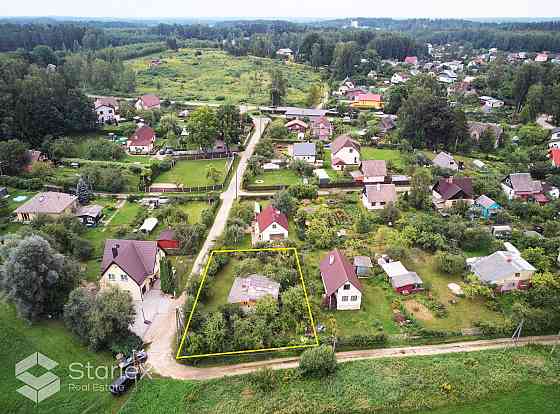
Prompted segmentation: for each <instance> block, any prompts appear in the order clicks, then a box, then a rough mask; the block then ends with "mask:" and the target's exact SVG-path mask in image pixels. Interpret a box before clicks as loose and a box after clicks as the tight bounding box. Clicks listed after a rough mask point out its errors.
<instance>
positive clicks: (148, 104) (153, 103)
mask: <svg viewBox="0 0 560 414" xmlns="http://www.w3.org/2000/svg"><path fill="white" fill-rule="evenodd" d="M134 107H135V108H136V110H137V111H149V110H151V109H160V108H161V101H160V99H159V97H157V96H155V95H150V94H148V95H142V96H141V97H140V98H138V100H137V101H136V103H135V104H134Z"/></svg>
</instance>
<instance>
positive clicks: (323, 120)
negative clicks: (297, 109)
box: [309, 116, 334, 141]
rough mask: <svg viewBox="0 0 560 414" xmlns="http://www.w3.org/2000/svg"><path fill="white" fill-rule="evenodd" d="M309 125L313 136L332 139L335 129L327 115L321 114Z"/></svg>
mask: <svg viewBox="0 0 560 414" xmlns="http://www.w3.org/2000/svg"><path fill="white" fill-rule="evenodd" d="M309 127H310V131H311V136H312V137H313V138H316V139H320V140H321V141H328V140H330V139H331V137H332V134H333V131H334V128H333V126H332V124H331V121H329V119H328V118H327V117H326V116H319V117H316V118H313V119H311V121H310V122H309Z"/></svg>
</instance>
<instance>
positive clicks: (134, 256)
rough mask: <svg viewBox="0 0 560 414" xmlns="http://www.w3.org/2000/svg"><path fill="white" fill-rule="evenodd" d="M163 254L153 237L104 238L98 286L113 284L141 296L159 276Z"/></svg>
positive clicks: (135, 296) (135, 298)
mask: <svg viewBox="0 0 560 414" xmlns="http://www.w3.org/2000/svg"><path fill="white" fill-rule="evenodd" d="M164 257H165V252H164V251H163V249H161V248H160V247H159V246H158V243H157V242H156V241H144V240H115V239H109V240H106V241H105V250H104V252H103V261H102V263H101V279H100V281H99V285H100V287H101V289H105V288H108V287H109V286H117V287H119V288H120V289H122V290H126V291H127V292H129V293H130V295H131V296H132V299H133V300H142V299H143V297H144V295H145V294H146V293H148V292H149V291H150V289H152V288H153V286H154V284H155V282H156V281H157V279H159V275H160V261H161V259H163V258H164Z"/></svg>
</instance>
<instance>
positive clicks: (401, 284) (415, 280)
mask: <svg viewBox="0 0 560 414" xmlns="http://www.w3.org/2000/svg"><path fill="white" fill-rule="evenodd" d="M390 282H391V286H393V289H395V291H396V292H398V293H400V294H401V295H408V294H410V293H414V292H420V291H422V290H424V287H423V283H424V282H423V281H422V279H420V277H419V276H418V274H416V272H407V273H404V274H400V275H396V276H393V277H391V278H390Z"/></svg>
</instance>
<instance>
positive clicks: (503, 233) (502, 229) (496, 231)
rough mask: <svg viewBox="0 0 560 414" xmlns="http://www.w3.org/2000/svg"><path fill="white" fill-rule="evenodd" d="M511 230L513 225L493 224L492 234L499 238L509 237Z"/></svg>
mask: <svg viewBox="0 0 560 414" xmlns="http://www.w3.org/2000/svg"><path fill="white" fill-rule="evenodd" d="M511 231H512V229H511V226H492V235H493V236H494V237H495V238H497V239H505V238H509V237H510V236H511Z"/></svg>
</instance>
